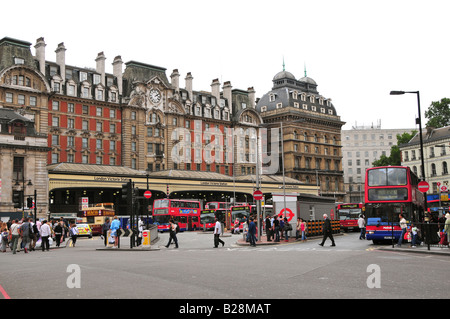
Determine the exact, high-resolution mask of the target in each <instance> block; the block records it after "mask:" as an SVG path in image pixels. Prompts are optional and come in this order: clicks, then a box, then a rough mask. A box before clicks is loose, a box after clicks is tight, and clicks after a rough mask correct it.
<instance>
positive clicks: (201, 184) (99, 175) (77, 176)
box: [47, 163, 318, 197]
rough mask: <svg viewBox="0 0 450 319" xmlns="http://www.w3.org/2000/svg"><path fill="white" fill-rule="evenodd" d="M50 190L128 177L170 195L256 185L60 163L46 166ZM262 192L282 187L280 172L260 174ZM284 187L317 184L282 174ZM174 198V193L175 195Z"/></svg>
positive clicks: (100, 185)
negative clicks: (276, 173)
mask: <svg viewBox="0 0 450 319" xmlns="http://www.w3.org/2000/svg"><path fill="white" fill-rule="evenodd" d="M47 169H48V176H49V191H50V192H51V191H52V190H54V189H71V188H78V189H79V188H83V187H86V188H97V189H104V188H115V189H120V188H121V186H122V184H123V183H126V182H128V181H129V180H130V179H131V180H132V182H134V183H135V187H139V188H140V189H146V187H147V178H148V182H149V189H150V190H152V191H160V192H164V193H166V192H167V190H169V192H170V193H171V194H175V193H179V192H193V191H220V192H241V193H247V194H249V195H252V194H253V191H254V189H255V187H256V176H255V175H243V176H235V177H233V176H228V175H222V174H219V173H215V172H199V171H187V170H164V171H157V172H147V171H140V170H134V169H131V168H127V167H122V166H107V165H90V164H73V163H60V164H52V165H48V166H47ZM260 183H261V190H262V192H263V193H265V194H267V193H278V192H280V190H281V189H282V188H283V178H282V176H279V175H262V176H260ZM285 187H286V189H287V190H289V191H290V192H297V193H306V194H312V195H317V192H318V191H317V187H316V185H312V184H304V183H301V182H300V181H298V180H295V179H292V178H289V177H285ZM174 197H175V196H174Z"/></svg>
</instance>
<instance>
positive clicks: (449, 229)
mask: <svg viewBox="0 0 450 319" xmlns="http://www.w3.org/2000/svg"><path fill="white" fill-rule="evenodd" d="M445 218H446V220H445V226H444V230H445V233H446V234H447V242H448V243H450V214H449V213H447V214H445Z"/></svg>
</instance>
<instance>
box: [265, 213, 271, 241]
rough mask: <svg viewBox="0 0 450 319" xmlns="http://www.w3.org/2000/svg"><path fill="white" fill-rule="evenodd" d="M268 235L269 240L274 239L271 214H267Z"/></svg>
mask: <svg viewBox="0 0 450 319" xmlns="http://www.w3.org/2000/svg"><path fill="white" fill-rule="evenodd" d="M266 236H267V241H272V237H273V235H272V223H271V222H270V216H269V215H267V216H266Z"/></svg>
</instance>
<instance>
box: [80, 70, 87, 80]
mask: <svg viewBox="0 0 450 319" xmlns="http://www.w3.org/2000/svg"><path fill="white" fill-rule="evenodd" d="M86 80H87V73H86V72H80V82H82V81H86Z"/></svg>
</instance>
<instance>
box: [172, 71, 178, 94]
mask: <svg viewBox="0 0 450 319" xmlns="http://www.w3.org/2000/svg"><path fill="white" fill-rule="evenodd" d="M170 79H171V80H172V86H173V88H174V89H175V91H176V92H179V91H180V73H178V69H174V70H173V71H172V74H171V75H170Z"/></svg>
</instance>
